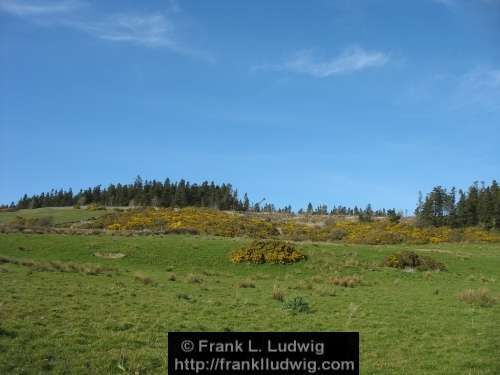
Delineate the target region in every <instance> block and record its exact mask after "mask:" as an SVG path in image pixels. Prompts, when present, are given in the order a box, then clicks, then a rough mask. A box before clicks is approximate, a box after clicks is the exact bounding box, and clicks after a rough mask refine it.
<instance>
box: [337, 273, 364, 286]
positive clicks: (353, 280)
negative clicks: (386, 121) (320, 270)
mask: <svg viewBox="0 0 500 375" xmlns="http://www.w3.org/2000/svg"><path fill="white" fill-rule="evenodd" d="M330 282H331V283H333V284H334V285H339V286H343V287H346V288H353V287H355V286H356V285H359V284H361V277H360V276H358V275H350V276H333V277H332V278H330Z"/></svg>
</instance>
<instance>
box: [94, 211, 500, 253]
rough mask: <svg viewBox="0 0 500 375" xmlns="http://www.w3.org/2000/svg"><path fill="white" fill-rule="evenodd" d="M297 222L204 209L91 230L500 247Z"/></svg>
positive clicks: (439, 231)
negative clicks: (450, 243)
mask: <svg viewBox="0 0 500 375" xmlns="http://www.w3.org/2000/svg"><path fill="white" fill-rule="evenodd" d="M297 218H300V217H287V216H280V215H275V216H269V215H262V214H248V213H247V214H241V213H237V212H225V211H218V210H212V209H208V208H194V207H187V208H182V209H173V208H161V209H155V208H140V209H130V210H125V211H123V212H110V213H109V214H107V215H104V216H102V217H100V218H98V219H96V220H95V221H94V222H93V225H94V226H95V227H96V228H104V229H108V230H119V231H129V230H134V231H137V230H138V231H143V230H150V231H153V232H160V233H179V234H210V235H216V236H223V237H236V236H247V237H251V238H260V239H277V238H280V239H284V240H292V241H306V240H307V241H343V242H347V243H359V244H373V245H384V244H399V243H410V244H426V243H443V242H459V241H476V242H477V241H480V242H492V241H500V232H498V231H494V230H491V231H489V230H485V229H483V228H477V227H470V228H466V229H452V228H449V227H421V226H417V225H413V224H410V223H407V222H398V221H397V220H392V221H391V220H381V221H378V220H377V221H359V222H354V221H348V220H332V219H331V218H330V219H326V220H323V221H321V222H318V223H313V225H311V223H306V222H303V221H300V220H296V219H297Z"/></svg>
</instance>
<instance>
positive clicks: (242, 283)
mask: <svg viewBox="0 0 500 375" xmlns="http://www.w3.org/2000/svg"><path fill="white" fill-rule="evenodd" d="M238 287H239V288H255V283H254V282H253V281H252V280H250V279H245V280H241V281H240V282H239V283H238Z"/></svg>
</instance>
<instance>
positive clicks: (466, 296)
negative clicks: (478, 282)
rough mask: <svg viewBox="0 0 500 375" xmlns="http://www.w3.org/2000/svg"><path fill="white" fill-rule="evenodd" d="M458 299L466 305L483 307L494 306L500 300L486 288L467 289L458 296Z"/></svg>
mask: <svg viewBox="0 0 500 375" xmlns="http://www.w3.org/2000/svg"><path fill="white" fill-rule="evenodd" d="M458 299H459V300H461V301H463V302H465V303H469V304H472V305H478V306H482V307H489V306H493V305H495V304H496V303H497V302H498V299H497V298H496V297H494V296H493V295H492V294H491V293H490V291H489V290H488V289H486V288H479V289H466V290H464V291H463V292H461V293H459V294H458Z"/></svg>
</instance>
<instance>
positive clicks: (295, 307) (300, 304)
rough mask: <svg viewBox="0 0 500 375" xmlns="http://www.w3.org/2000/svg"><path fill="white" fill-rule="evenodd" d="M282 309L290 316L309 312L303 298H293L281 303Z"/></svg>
mask: <svg viewBox="0 0 500 375" xmlns="http://www.w3.org/2000/svg"><path fill="white" fill-rule="evenodd" d="M283 309H284V310H288V311H289V312H291V313H292V314H297V313H307V312H309V311H310V308H309V304H308V303H307V302H306V300H305V299H304V298H303V297H295V298H292V299H289V300H287V301H285V302H284V303H283Z"/></svg>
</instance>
